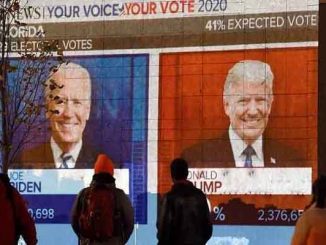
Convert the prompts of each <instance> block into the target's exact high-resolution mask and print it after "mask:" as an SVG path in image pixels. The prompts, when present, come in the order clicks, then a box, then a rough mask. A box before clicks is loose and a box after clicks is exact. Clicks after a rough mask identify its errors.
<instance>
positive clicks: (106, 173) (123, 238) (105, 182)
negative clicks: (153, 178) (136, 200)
mask: <svg viewBox="0 0 326 245" xmlns="http://www.w3.org/2000/svg"><path fill="white" fill-rule="evenodd" d="M94 171H95V174H94V175H93V179H92V182H91V184H90V187H87V188H84V189H83V190H81V192H80V193H79V194H78V196H77V198H76V200H75V203H74V205H73V209H72V228H73V230H74V232H75V233H76V235H77V236H78V238H79V244H81V245H120V244H125V243H127V241H128V239H129V238H130V236H131V233H132V231H133V229H134V211H133V208H132V206H131V203H130V200H129V198H128V196H127V195H126V194H125V193H124V191H123V190H121V189H119V188H116V187H115V178H114V177H113V172H114V165H113V162H112V161H111V159H109V158H108V157H107V156H106V155H105V154H99V155H98V157H97V160H96V162H95V166H94ZM92 187H106V188H113V189H114V193H115V208H116V210H119V220H115V222H114V234H113V237H111V238H109V239H106V240H105V241H97V240H91V239H89V238H86V237H83V236H82V234H81V227H80V216H81V214H82V208H83V206H84V205H85V203H84V202H85V200H86V198H85V197H86V195H87V194H86V193H87V192H89V190H90V188H92Z"/></svg>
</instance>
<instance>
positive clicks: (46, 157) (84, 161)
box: [11, 142, 99, 169]
mask: <svg viewBox="0 0 326 245" xmlns="http://www.w3.org/2000/svg"><path fill="white" fill-rule="evenodd" d="M98 154H99V152H98V151H96V150H94V148H92V147H91V146H89V145H87V144H84V142H83V145H82V148H81V149H80V152H79V155H78V158H77V161H76V165H75V168H93V167H94V162H95V160H96V158H97V155H98ZM11 167H12V168H22V169H31V168H32V169H48V168H55V163H54V158H53V154H52V149H51V145H50V142H48V143H44V144H40V145H37V146H35V147H34V148H32V149H29V150H26V151H23V152H22V153H21V154H20V155H19V156H18V157H17V158H16V159H15V160H14V161H13V164H12V166H11Z"/></svg>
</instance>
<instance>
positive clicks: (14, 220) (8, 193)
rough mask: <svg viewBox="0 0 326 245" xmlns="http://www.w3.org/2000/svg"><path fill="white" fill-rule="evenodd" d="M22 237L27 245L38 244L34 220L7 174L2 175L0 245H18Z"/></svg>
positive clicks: (0, 179) (0, 186)
mask: <svg viewBox="0 0 326 245" xmlns="http://www.w3.org/2000/svg"><path fill="white" fill-rule="evenodd" d="M20 236H22V237H23V238H24V240H25V242H26V244H27V245H35V244H37V238H36V229H35V223H34V220H33V219H32V218H31V216H30V215H29V213H28V211H27V207H26V203H25V201H24V199H23V197H22V196H21V195H20V194H19V192H18V191H17V190H16V189H15V188H14V187H13V186H11V184H10V182H9V177H8V175H7V174H4V173H0V244H3V245H7V244H8V245H9V244H10V245H12V244H17V242H18V239H19V237H20Z"/></svg>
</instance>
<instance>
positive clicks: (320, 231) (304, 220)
mask: <svg viewBox="0 0 326 245" xmlns="http://www.w3.org/2000/svg"><path fill="white" fill-rule="evenodd" d="M312 192H313V198H312V203H311V205H310V207H308V208H307V209H306V211H305V212H304V213H303V215H302V216H301V217H300V218H299V219H298V221H297V224H296V227H295V231H294V235H293V237H292V243H291V244H292V245H301V244H302V245H322V244H325V242H326V176H324V175H322V176H320V177H319V178H318V179H317V180H316V181H315V183H314V184H313V189H312Z"/></svg>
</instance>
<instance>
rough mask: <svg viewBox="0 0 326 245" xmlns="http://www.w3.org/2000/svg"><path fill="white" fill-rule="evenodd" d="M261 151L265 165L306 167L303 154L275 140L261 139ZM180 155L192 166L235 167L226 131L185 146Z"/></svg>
mask: <svg viewBox="0 0 326 245" xmlns="http://www.w3.org/2000/svg"><path fill="white" fill-rule="evenodd" d="M263 153H264V166H265V167H308V166H307V160H306V159H305V158H306V157H305V156H303V155H302V154H301V153H300V152H297V151H295V150H294V149H292V148H290V147H288V146H286V145H284V144H281V143H280V142H278V141H277V140H272V139H263ZM181 157H182V158H184V159H185V160H187V161H188V163H189V167H192V168H234V167H235V160H234V157H233V152H232V147H231V142H230V138H229V133H228V131H226V132H225V133H224V134H222V136H221V137H219V138H215V139H211V140H204V141H201V142H200V143H197V144H195V145H192V146H190V147H188V148H186V149H185V150H184V151H183V152H182V154H181Z"/></svg>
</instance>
